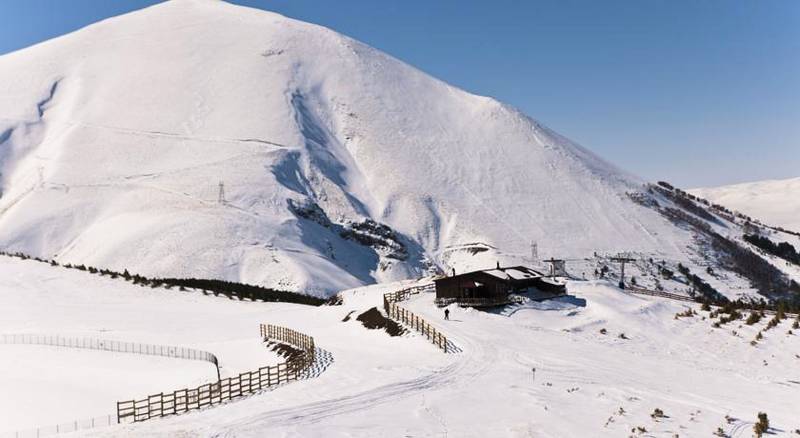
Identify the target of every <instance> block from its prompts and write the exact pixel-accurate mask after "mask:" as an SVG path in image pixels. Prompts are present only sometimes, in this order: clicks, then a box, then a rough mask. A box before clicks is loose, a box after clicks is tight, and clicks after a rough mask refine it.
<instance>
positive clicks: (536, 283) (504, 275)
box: [434, 266, 564, 307]
mask: <svg viewBox="0 0 800 438" xmlns="http://www.w3.org/2000/svg"><path fill="white" fill-rule="evenodd" d="M434 283H435V284H436V305H438V306H446V305H448V304H451V303H458V304H459V305H461V306H470V307H490V306H500V305H504V304H509V303H512V302H514V301H515V297H514V296H513V295H512V293H514V292H523V291H525V290H527V289H529V288H536V289H539V290H544V291H547V292H553V293H559V292H560V293H563V292H564V287H563V285H561V288H560V289H559V287H558V283H554V282H553V281H552V280H551V279H549V278H547V279H546V277H545V276H544V274H542V273H541V272H538V271H536V270H533V269H531V268H528V267H525V266H512V267H507V268H501V267H499V266H498V267H497V268H495V269H487V270H482V271H473V272H466V273H464V274H459V275H453V276H450V277H444V278H440V279H438V280H434Z"/></svg>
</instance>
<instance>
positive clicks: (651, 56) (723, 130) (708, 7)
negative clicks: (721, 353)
mask: <svg viewBox="0 0 800 438" xmlns="http://www.w3.org/2000/svg"><path fill="white" fill-rule="evenodd" d="M152 3H156V2H155V1H149V0H115V1H107V0H70V1H64V0H0V16H2V17H3V26H1V27H0V53H6V52H9V51H12V50H16V49H19V48H22V47H25V46H28V45H31V44H34V43H36V42H39V41H42V40H45V39H48V38H51V37H54V36H58V35H60V34H63V33H66V32H69V31H72V30H75V29H78V28H80V27H82V26H84V25H87V24H89V23H92V22H94V21H97V20H100V19H102V18H105V17H108V16H112V15H118V14H121V13H124V12H127V11H130V10H134V9H138V8H141V7H144V6H146V5H149V4H152ZM234 3H240V4H244V5H248V6H253V7H258V8H262V9H268V10H272V11H276V12H279V13H282V14H284V15H288V16H290V17H294V18H298V19H301V20H304V21H310V22H313V23H318V24H322V25H324V26H327V27H330V28H333V29H334V30H337V31H339V32H341V33H344V34H347V35H349V36H352V37H354V38H356V39H358V40H361V41H363V42H365V43H367V44H369V45H372V46H374V47H377V48H379V49H381V50H383V51H385V52H388V53H389V54H391V55H393V56H395V57H397V58H400V59H402V60H404V61H406V62H408V63H410V64H413V65H415V66H416V67H418V68H420V69H422V70H425V71H427V72H429V73H431V74H433V75H434V76H437V77H439V78H441V79H443V80H445V81H447V82H449V83H451V84H454V85H456V86H459V87H461V88H464V89H466V90H468V91H471V92H474V93H477V94H483V95H489V96H493V97H495V98H497V99H499V100H502V101H504V102H507V103H510V104H512V105H514V106H516V107H518V108H520V109H522V110H523V111H525V112H526V113H528V114H529V115H531V116H533V117H534V118H536V119H538V120H540V121H542V122H543V123H545V124H546V125H548V126H550V127H551V128H553V129H555V130H556V131H559V132H561V133H562V134H564V135H566V136H568V137H570V138H572V139H573V140H576V141H578V142H579V143H581V144H583V145H584V146H586V147H588V148H590V149H592V150H594V151H595V152H597V153H598V154H600V155H602V156H603V157H605V158H607V159H608V160H610V161H612V162H614V163H616V164H618V165H620V166H622V167H624V168H626V169H628V170H630V171H632V172H634V173H637V174H639V175H641V176H643V177H645V178H647V179H651V180H659V179H665V180H668V181H671V182H673V183H676V184H678V185H680V186H683V187H692V186H698V185H718V184H727V183H733V182H741V181H750V180H759V179H768V178H784V177H796V176H800V1H796V0H759V1H755V0H704V1H697V0H658V1H656V0H628V1H617V0H604V1H596V0H583V1H576V0H547V1H538V0H536V1H533V0H532V1H524V2H523V1H511V0H493V1H466V0H461V1H449V0H447V1H445V0H437V1H417V0H402V1H389V0H356V1H346V0H341V1H323V0H317V1H310V0H235V1H234Z"/></svg>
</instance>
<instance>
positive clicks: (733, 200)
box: [689, 177, 800, 232]
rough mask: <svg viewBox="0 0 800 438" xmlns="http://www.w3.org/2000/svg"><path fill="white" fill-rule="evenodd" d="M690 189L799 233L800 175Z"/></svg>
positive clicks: (696, 193) (773, 224)
mask: <svg viewBox="0 0 800 438" xmlns="http://www.w3.org/2000/svg"><path fill="white" fill-rule="evenodd" d="M689 192H691V193H693V194H695V195H697V196H700V197H703V198H706V199H708V200H709V201H713V202H716V203H718V204H722V205H724V206H726V207H728V208H730V209H732V210H737V211H740V212H742V213H744V214H747V215H750V216H752V217H754V218H758V219H760V220H761V221H762V222H765V223H766V224H768V225H772V226H777V227H783V228H786V229H788V230H791V231H796V232H800V177H798V178H789V179H780V180H768V181H756V182H749V183H742V184H732V185H728V186H720V187H707V188H697V189H692V190H689Z"/></svg>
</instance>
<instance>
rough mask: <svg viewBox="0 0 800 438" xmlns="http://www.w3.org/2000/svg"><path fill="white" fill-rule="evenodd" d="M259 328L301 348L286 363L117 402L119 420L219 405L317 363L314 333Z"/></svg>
mask: <svg viewBox="0 0 800 438" xmlns="http://www.w3.org/2000/svg"><path fill="white" fill-rule="evenodd" d="M259 331H260V334H261V337H262V338H263V339H264V341H268V340H274V341H279V342H283V343H287V344H291V345H293V346H295V347H297V348H298V349H299V352H298V354H293V355H290V356H289V358H288V359H287V361H286V362H282V363H279V364H277V365H272V366H265V367H261V368H259V369H257V370H255V371H246V372H244V373H241V374H239V375H238V376H236V377H226V378H224V379H220V380H219V381H217V382H214V383H207V384H205V385H200V386H198V387H195V388H186V389H178V390H176V391H172V392H167V393H164V392H161V393H158V394H151V395H149V396H147V397H145V398H142V399H139V400H126V401H120V402H117V421H118V422H120V423H134V422H139V421H146V420H149V419H151V418H156V417H165V416H168V415H175V414H180V413H183V412H187V411H191V410H195V409H202V408H205V407H208V406H213V405H217V404H220V403H223V402H226V401H228V400H233V399H236V398H239V397H244V396H246V395H250V394H253V393H255V392H258V391H261V390H262V389H266V388H269V387H272V386H277V385H280V384H283V383H286V382H291V381H294V380H297V379H298V378H300V376H301V375H302V374H303V372H305V371H306V370H307V369H309V368H310V367H311V365H312V364H313V363H314V356H315V346H314V338H312V337H311V336H308V335H305V334H303V333H300V332H297V331H294V330H292V329H289V328H286V327H279V326H274V325H269V324H261V325H260V327H259Z"/></svg>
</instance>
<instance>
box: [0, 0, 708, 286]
mask: <svg viewBox="0 0 800 438" xmlns="http://www.w3.org/2000/svg"><path fill="white" fill-rule="evenodd" d="M0 83H2V84H7V86H5V87H2V88H0V193H1V194H2V196H1V197H0V247H2V248H4V249H5V250H9V251H22V252H25V253H28V254H32V255H38V256H41V257H44V258H55V259H57V260H59V261H60V262H62V263H73V264H86V265H91V266H97V267H101V268H102V267H105V268H110V269H114V270H118V271H122V270H124V269H128V270H129V271H130V272H132V273H133V272H135V273H140V274H142V275H147V276H151V277H167V276H168V277H200V278H218V279H227V280H232V281H240V282H247V283H254V284H259V285H264V286H270V287H275V288H280V289H285V290H296V291H302V292H306V293H310V294H316V295H329V294H331V293H334V292H336V291H338V290H342V289H346V288H352V287H358V286H362V285H365V284H372V283H376V282H385V281H396V280H400V279H406V278H417V277H419V276H422V275H425V274H427V273H430V272H435V271H437V270H438V271H450V270H451V269H453V268H454V269H456V270H458V271H464V270H467V269H472V268H477V267H481V268H482V267H486V266H492V265H494V264H495V262H497V261H500V262H501V263H502V264H504V265H511V264H518V263H520V262H521V261H522V260H523V258H524V257H526V256H528V255H529V254H530V243H531V242H536V243H537V245H538V248H539V253H540V254H541V255H543V256H555V257H585V256H590V255H591V254H593V253H594V252H595V251H597V252H601V253H616V252H618V251H634V252H638V253H644V254H652V255H654V256H660V257H667V258H670V259H676V260H682V259H684V258H685V253H686V251H687V250H686V248H687V246H691V245H692V243H693V241H692V236H691V234H690V233H689V232H687V231H684V230H681V229H679V228H677V227H675V226H674V225H672V224H671V223H669V222H667V221H666V220H665V219H664V218H663V217H661V216H659V215H658V214H657V213H655V212H653V211H652V210H651V209H648V208H645V207H642V206H640V205H638V204H636V203H634V202H632V201H631V200H630V199H629V198H628V196H627V193H628V192H634V191H638V190H642V181H641V180H640V179H638V178H637V177H635V176H632V175H630V174H628V173H627V172H625V171H622V170H620V169H618V168H617V167H615V166H614V165H612V164H610V163H608V162H606V161H604V160H603V159H601V158H599V157H597V156H596V155H594V154H593V153H592V152H590V151H589V150H587V149H585V148H583V147H581V146H579V145H576V144H574V143H573V142H571V141H569V140H568V139H566V138H564V137H562V136H560V135H559V134H557V133H555V132H554V131H552V130H550V129H548V128H547V127H545V126H543V125H542V124H540V123H539V122H537V121H535V120H534V119H532V118H530V117H528V116H527V115H525V114H522V113H520V112H519V111H517V110H516V109H514V108H511V107H509V106H508V105H505V104H503V103H500V102H498V101H496V100H494V99H492V98H490V97H485V96H477V95H473V94H469V93H466V92H464V91H462V90H459V89H457V88H455V87H452V86H450V85H448V84H446V83H444V82H442V81H439V80H437V79H435V78H432V77H430V76H428V75H426V74H425V73H423V72H421V71H420V70H417V69H415V68H414V67H411V66H409V65H407V64H404V63H403V62H401V61H399V60H397V59H394V58H392V57H390V56H388V55H386V54H384V53H381V52H379V51H377V50H375V49H373V48H371V47H369V46H367V45H364V44H362V43H360V42H358V41H355V40H353V39H351V38H348V37H346V36H343V35H340V34H338V33H336V32H334V31H332V30H329V29H326V28H323V27H320V26H316V25H312V24H308V23H303V22H299V21H296V20H292V19H289V18H286V17H283V16H280V15H277V14H274V13H269V12H264V11H260V10H255V9H249V8H244V7H239V6H234V5H230V4H227V3H224V2H220V1H214V0H174V1H169V2H164V3H163V4H159V5H156V6H153V7H150V8H146V9H143V10H140V11H137V12H133V13H130V14H127V15H123V16H119V17H115V18H111V19H108V20H104V21H101V22H99V23H96V24H93V25H91V26H88V27H86V28H84V29H81V30H79V31H77V32H74V33H71V34H68V35H64V36H62V37H59V38H56V39H53V40H50V41H47V42H44V43H41V44H38V45H35V46H33V47H29V48H26V49H23V50H20V51H17V52H14V53H10V54H6V55H3V56H0ZM12 84H13V85H12ZM292 206H294V208H293V207H292ZM309 212H311V213H309ZM368 220H371V221H374V222H368ZM376 223H377V224H385V225H386V226H388V227H389V228H388V229H380V230H378V232H377V233H378V234H380V235H379V236H378V239H377V240H379V242H377V243H375V242H374V240H375V239H373V237H375V235H374V234H370V233H372V231H369V230H368V231H363V230H362V234H361V235H360V236H358V237H352V236H350V237H347V236H345V235H343V231H342V230H352V229H355V228H357V227H359V226H361V227H362V229H363V228H364V227H366V228H369V227H374V225H372V224H376ZM381 233H382V234H381ZM371 239H372V240H373V242H372V243H370V242H369V240H371ZM381 239H383V240H381ZM365 240H366V241H367V242H366V243H365Z"/></svg>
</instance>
